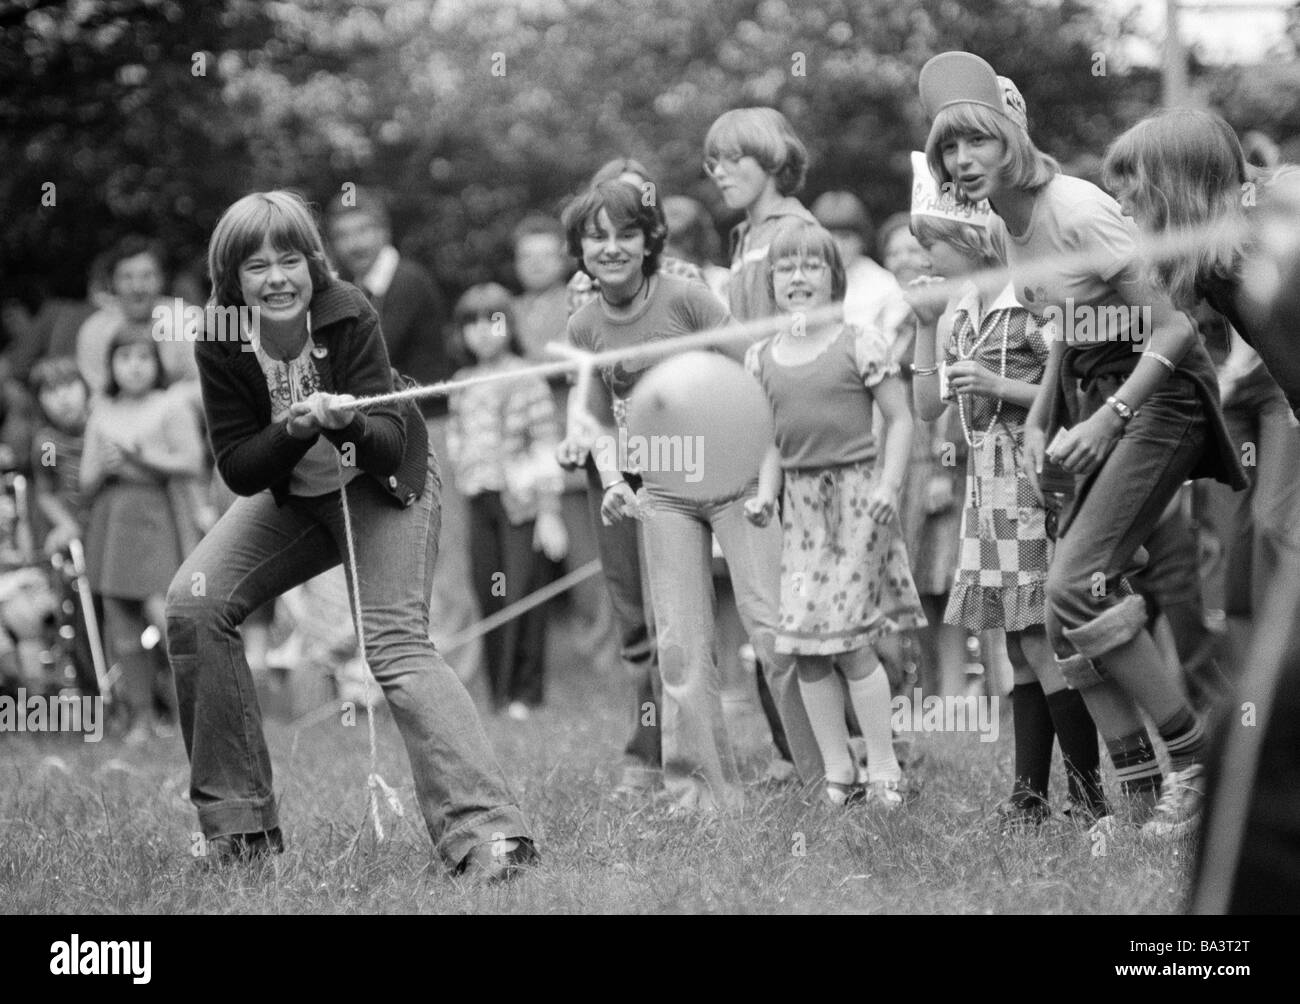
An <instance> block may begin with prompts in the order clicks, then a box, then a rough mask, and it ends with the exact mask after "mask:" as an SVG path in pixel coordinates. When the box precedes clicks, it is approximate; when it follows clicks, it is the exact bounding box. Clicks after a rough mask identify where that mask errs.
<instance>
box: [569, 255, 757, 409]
mask: <svg viewBox="0 0 1300 1004" xmlns="http://www.w3.org/2000/svg"><path fill="white" fill-rule="evenodd" d="M652 282H653V283H654V286H653V287H652V289H653V291H652V293H651V294H650V295H649V296H648V297H647V299H646V300H645V301H644V302H643V303H642V304H641V306H640V307H638V308H637V310H636V311H635V312H634V313H632V314H629V315H628V316H626V317H610V316H609V315H608V314H607V313H605V311H604V309H603V308H602V306H601V303H600V300H599V298H597V299H596V300H592V301H591V302H590V303H588V304H587V305H586V306H585V307H582V308H581V309H579V310H578V312H577V313H575V314H574V315H573V316H572V317H571V318H569V329H568V331H569V343H570V344H571V345H573V346H575V347H577V348H580V349H585V350H586V351H587V352H604V351H606V350H607V349H623V348H630V347H632V346H634V345H641V344H643V343H645V342H656V341H661V340H663V339H667V338H676V337H678V336H681V335H690V334H694V333H695V332H697V331H707V330H709V329H712V328H721V327H723V326H724V325H725V324H727V323H728V321H729V318H728V316H727V308H726V307H724V306H723V305H722V304H721V303H719V302H718V298H717V297H715V296H714V295H713V294H712V293H711V292H710V291H709V288H708V287H707V286H706V285H704V283H702V282H698V281H696V280H694V279H682V278H680V277H678V276H675V275H656V276H655V277H654V278H653V280H652ZM720 350H721V351H723V352H724V353H729V354H732V355H733V356H741V354H742V353H741V352H740V351H738V350H737V349H736V348H735V347H734V346H733V345H727V346H721V347H720ZM663 359H664V357H663V356H641V357H639V358H636V359H628V360H625V361H623V362H617V363H614V364H612V365H608V366H601V367H600V368H599V371H600V376H601V379H602V380H603V381H604V383H605V386H606V387H608V388H609V392H610V396H611V397H612V399H613V401H612V403H613V412H614V419H615V421H616V422H617V423H618V426H619V428H626V427H627V399H628V397H629V396H631V394H632V391H633V389H635V387H636V384H637V381H638V380H640V379H641V377H643V376H644V375H645V374H646V372H647V371H648V370H649V369H650V368H651V367H652V366H654V365H655V364H656V363H659V362H662V361H663Z"/></svg>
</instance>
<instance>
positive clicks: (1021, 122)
mask: <svg viewBox="0 0 1300 1004" xmlns="http://www.w3.org/2000/svg"><path fill="white" fill-rule="evenodd" d="M920 86H921V107H923V108H924V109H925V114H926V116H928V117H929V118H930V119H931V120H932V121H933V119H934V117H935V116H936V115H938V114H939V112H940V111H941V110H943V109H944V108H947V107H948V106H949V105H956V104H963V103H969V104H976V105H984V106H985V107H986V108H992V109H993V110H994V111H995V112H998V113H999V114H1001V115H1005V116H1006V117H1007V118H1009V119H1010V120H1011V121H1012V122H1014V123H1015V124H1016V125H1018V126H1020V128H1021V129H1023V130H1024V131H1025V132H1029V113H1028V112H1027V111H1026V109H1025V99H1024V98H1023V97H1022V96H1021V94H1020V91H1019V89H1018V88H1017V87H1016V85H1015V84H1014V83H1012V82H1011V80H1010V79H1008V78H1007V77H999V76H998V75H997V73H995V72H994V70H993V67H991V66H989V64H988V63H986V62H985V61H984V60H982V59H980V57H979V56H977V55H975V54H974V53H972V52H941V53H939V55H937V56H933V57H931V58H930V61H929V62H927V63H926V64H925V65H924V66H923V67H921V79H920Z"/></svg>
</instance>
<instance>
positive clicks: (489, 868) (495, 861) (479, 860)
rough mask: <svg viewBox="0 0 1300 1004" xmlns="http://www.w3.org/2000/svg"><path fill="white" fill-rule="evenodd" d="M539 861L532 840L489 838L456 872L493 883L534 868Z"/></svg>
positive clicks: (478, 880)
mask: <svg viewBox="0 0 1300 1004" xmlns="http://www.w3.org/2000/svg"><path fill="white" fill-rule="evenodd" d="M540 860H541V859H540V858H539V857H538V854H537V851H536V850H535V849H534V848H533V845H532V842H531V841H529V840H525V839H522V838H521V839H512V840H489V841H488V842H487V843H485V844H479V845H478V846H477V847H475V848H474V849H473V850H472V851H470V852H469V853H468V854H466V855H465V859H464V860H463V861H461V863H460V864H459V865H457V866H456V870H455V872H454V873H453V874H454V875H455V876H456V877H457V878H461V879H467V880H468V881H470V882H480V883H484V884H489V885H491V884H495V883H498V882H509V881H511V880H512V879H516V878H518V877H519V876H520V875H521V874H523V871H524V869H525V868H531V867H534V866H535V865H537V864H538V862H539V861H540Z"/></svg>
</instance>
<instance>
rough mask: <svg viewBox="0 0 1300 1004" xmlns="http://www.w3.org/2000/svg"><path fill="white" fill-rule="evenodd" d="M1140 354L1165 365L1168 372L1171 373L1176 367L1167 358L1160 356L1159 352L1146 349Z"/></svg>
mask: <svg viewBox="0 0 1300 1004" xmlns="http://www.w3.org/2000/svg"><path fill="white" fill-rule="evenodd" d="M1142 355H1143V356H1149V357H1150V358H1152V359H1154V360H1155V361H1156V362H1158V363H1159V364H1160V365H1161V366H1165V367H1167V368H1168V370H1169V372H1170V373H1173V372H1174V371H1175V369H1176V368H1177V367H1175V366H1174V364H1173V363H1172V362H1170V361H1169V360H1168V359H1166V358H1165V357H1164V356H1162V355H1161V354H1160V353H1159V352H1152V351H1151V350H1150V349H1147V350H1146V351H1145V352H1143V353H1142Z"/></svg>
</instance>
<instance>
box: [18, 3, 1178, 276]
mask: <svg viewBox="0 0 1300 1004" xmlns="http://www.w3.org/2000/svg"><path fill="white" fill-rule="evenodd" d="M1106 9H1107V8H1103V7H1101V6H1099V5H1097V4H1094V3H1087V2H1083V0H1050V2H1048V0H1028V2H1026V0H961V2H957V0H800V2H796V0H789V2H787V0H708V2H701V0H642V2H640V3H636V4H611V3H607V2H601V0H510V2H506V0H361V2H354V3H345V2H342V0H298V2H296V3H285V2H270V3H256V2H252V0H211V2H199V3H185V4H182V3H180V2H179V0H72V2H65V3H42V2H39V0H20V2H18V3H17V4H16V5H14V4H11V5H10V7H9V8H7V9H6V12H5V13H3V14H0V76H2V78H3V79H2V81H0V82H2V83H3V86H2V87H0V155H3V157H4V163H5V165H6V170H5V171H4V173H3V175H0V204H3V206H4V208H5V213H6V226H5V229H4V234H3V238H2V239H0V268H2V269H4V270H5V271H6V272H14V271H36V272H49V273H51V274H52V276H54V277H55V278H56V279H57V280H59V283H58V284H60V285H62V286H64V287H65V288H75V287H76V286H77V285H79V283H80V281H81V280H82V279H83V278H84V273H85V269H86V266H87V264H88V262H89V260H90V258H91V257H92V256H93V255H94V254H95V253H96V252H97V251H99V250H101V249H102V247H103V246H104V245H105V244H107V243H108V242H109V241H110V240H111V239H112V238H113V237H115V236H117V235H119V234H121V233H123V232H125V231H127V230H130V229H139V230H143V231H146V232H149V233H153V234H156V235H158V236H161V237H163V238H165V239H166V240H167V242H168V243H169V245H170V246H171V247H172V248H173V250H174V251H175V253H176V255H177V258H178V260H179V261H183V262H190V261H194V260H196V259H197V257H198V256H199V255H200V254H201V252H202V248H203V246H204V242H205V240H206V237H207V235H208V233H209V232H210V230H211V227H212V224H213V223H214V221H215V219H216V217H217V215H218V214H219V213H220V212H221V210H222V209H224V207H225V206H226V205H227V204H229V203H230V202H231V201H233V200H234V199H235V198H237V197H238V196H239V195H241V194H243V193H244V192H246V191H249V190H252V189H255V188H267V187H295V188H298V189H299V190H301V191H303V192H304V193H305V194H307V195H308V196H309V197H311V198H313V199H315V200H318V201H321V202H323V201H324V200H326V199H328V198H329V197H330V196H331V195H332V194H334V193H337V192H338V191H339V190H340V186H342V185H343V184H344V183H345V182H354V183H357V184H370V185H377V186H380V187H382V188H383V189H385V190H386V191H387V192H388V193H389V194H390V198H391V200H392V202H393V209H394V213H393V216H394V221H395V229H396V230H397V233H398V237H399V238H400V240H401V243H402V244H403V246H404V247H405V248H406V249H407V250H408V251H410V252H411V253H414V254H415V255H416V256H417V257H421V258H423V259H424V260H426V262H428V263H429V264H430V265H432V266H433V267H435V268H436V270H437V272H438V274H439V277H440V278H441V279H442V281H443V282H444V284H445V285H447V286H448V287H449V288H451V289H456V288H459V287H463V286H464V285H466V284H468V283H470V282H472V281H477V280H480V279H483V278H488V277H495V278H501V279H509V277H510V273H509V261H508V250H507V235H508V233H509V231H510V228H511V227H512V226H513V224H514V223H515V222H516V221H517V220H518V219H519V218H520V216H522V215H523V214H524V213H525V212H526V211H528V210H530V209H535V208H540V209H543V210H545V211H556V210H557V209H558V207H559V205H560V204H561V203H562V201H563V199H564V198H565V197H566V196H567V195H568V194H570V193H572V192H573V191H574V190H575V189H576V188H577V187H578V186H579V185H580V184H581V183H582V182H583V180H584V179H585V178H586V177H587V176H588V175H589V174H590V173H591V171H592V170H594V169H595V168H596V167H597V166H599V165H600V164H601V163H602V162H604V161H605V160H607V159H608V158H610V157H612V156H615V155H618V154H627V155H632V156H635V157H637V158H639V159H642V160H644V161H645V162H646V163H647V164H648V165H649V166H650V167H651V169H652V170H653V171H654V172H655V174H656V175H657V180H658V182H659V184H660V187H661V189H662V191H664V192H666V193H668V192H680V193H686V194H693V195H696V196H698V197H700V198H701V199H703V200H704V201H705V202H706V203H707V204H709V205H710V206H711V207H712V208H714V209H715V210H716V211H718V212H719V214H720V215H719V224H720V226H724V227H725V226H726V225H727V224H729V223H730V222H731V221H730V220H729V219H727V218H725V216H722V215H721V214H722V212H723V210H722V209H721V207H720V206H719V205H718V204H717V203H716V202H715V201H714V199H715V197H714V193H713V191H712V187H711V186H710V185H708V184H707V183H706V182H705V180H704V178H703V174H702V171H701V169H700V161H701V157H702V151H701V144H702V140H703V137H704V134H705V132H706V131H707V129H708V126H709V123H710V122H711V121H712V120H713V119H714V118H715V117H716V116H717V115H718V114H720V113H721V112H723V111H725V110H726V109H728V108H733V107H738V106H742V105H747V104H768V105H773V106H775V107H778V108H780V109H781V110H782V111H784V112H785V113H786V114H787V115H788V116H789V118H790V119H791V121H792V123H793V124H794V126H795V129H796V130H797V131H798V132H799V134H800V135H801V136H802V137H803V138H804V140H805V141H806V143H807V144H808V147H809V150H810V154H811V157H812V168H811V170H810V173H809V180H808V187H807V193H806V194H807V195H808V196H809V197H811V196H813V195H816V194H817V193H819V192H820V191H823V190H826V189H828V188H832V187H838V188H849V189H851V190H853V191H856V192H857V193H858V194H859V195H861V196H862V197H863V199H864V200H865V201H866V202H867V204H868V206H869V208H870V209H871V210H872V212H873V214H874V215H875V216H876V217H877V219H880V218H883V216H884V215H887V214H888V213H889V212H892V211H894V210H896V209H901V208H905V199H906V195H907V191H908V177H907V171H908V158H907V154H908V151H909V150H911V149H914V148H916V147H918V146H919V145H920V144H921V143H922V142H923V140H924V136H925V122H924V119H923V116H922V113H921V109H920V107H919V103H918V101H917V99H916V78H917V73H918V71H919V69H920V67H921V65H922V64H923V63H924V62H925V60H926V59H928V58H929V57H930V56H931V55H933V54H934V53H936V52H941V51H943V50H945V49H951V48H964V49H970V50H972V51H975V52H978V53H980V54H981V55H983V56H984V57H985V58H987V59H988V60H989V61H990V62H991V63H992V64H993V65H994V66H995V67H997V68H998V70H999V72H1002V73H1005V74H1006V75H1008V76H1010V77H1012V78H1013V79H1015V80H1016V82H1017V83H1018V85H1019V86H1020V88H1021V90H1022V92H1023V93H1024V95H1025V98H1026V101H1027V103H1028V106H1029V112H1030V120H1031V127H1032V130H1033V133H1034V136H1035V139H1036V140H1037V141H1038V143H1039V145H1040V146H1042V147H1043V148H1044V149H1046V150H1047V151H1049V152H1051V153H1053V154H1055V155H1057V156H1058V157H1059V158H1061V159H1062V160H1066V161H1070V160H1073V159H1075V158H1076V157H1078V156H1079V155H1081V154H1086V153H1093V154H1100V153H1101V152H1102V150H1103V149H1104V147H1105V144H1106V142H1107V141H1108V140H1109V139H1110V138H1111V137H1112V136H1113V135H1114V134H1115V133H1116V132H1117V131H1118V130H1120V129H1122V128H1123V127H1124V126H1126V125H1128V124H1129V123H1130V122H1132V121H1133V120H1135V119H1136V118H1137V117H1139V116H1140V115H1141V114H1144V113H1145V112H1147V111H1148V110H1149V109H1150V108H1151V107H1152V105H1153V103H1154V102H1155V100H1156V99H1157V85H1156V82H1155V81H1154V79H1153V78H1152V75H1151V74H1150V73H1145V74H1143V73H1136V72H1127V73H1121V72H1118V70H1117V68H1116V64H1115V57H1114V54H1115V53H1117V52H1118V51H1119V50H1120V48H1121V42H1122V41H1123V39H1124V38H1125V37H1126V35H1128V34H1129V33H1130V29H1129V26H1128V24H1127V22H1125V21H1124V20H1122V19H1119V18H1116V17H1114V16H1112V15H1110V14H1107V13H1106V12H1105V11H1106ZM199 54H202V56H203V59H202V60H201V61H199V60H198V56H199ZM1098 54H1101V56H1102V57H1103V58H1102V69H1103V74H1101V75H1099V74H1098V72H1097V70H1098V59H1097V56H1098ZM1108 59H1109V60H1110V63H1109V64H1107V60H1108ZM200 62H201V64H202V69H203V71H204V72H202V73H199V72H197V68H198V67H199V65H200ZM45 182H53V183H54V184H55V185H56V187H57V193H58V195H57V205H56V206H54V207H48V206H42V205H41V191H42V184H43V183H45Z"/></svg>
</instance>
